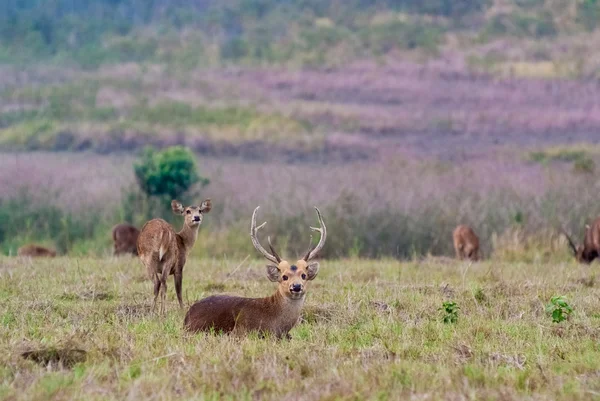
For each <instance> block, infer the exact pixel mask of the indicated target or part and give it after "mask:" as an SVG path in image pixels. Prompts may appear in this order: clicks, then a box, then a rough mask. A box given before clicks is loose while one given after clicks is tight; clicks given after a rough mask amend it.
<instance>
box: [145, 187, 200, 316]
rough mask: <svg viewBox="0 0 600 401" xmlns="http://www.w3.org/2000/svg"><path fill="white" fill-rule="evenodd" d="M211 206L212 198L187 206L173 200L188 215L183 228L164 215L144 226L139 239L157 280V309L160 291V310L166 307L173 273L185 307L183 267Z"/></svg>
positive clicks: (173, 206)
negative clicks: (175, 228) (196, 204)
mask: <svg viewBox="0 0 600 401" xmlns="http://www.w3.org/2000/svg"><path fill="white" fill-rule="evenodd" d="M211 208H212V204H211V201H210V199H206V200H205V201H204V202H202V204H201V205H200V206H188V207H185V208H184V207H183V205H182V204H181V203H180V202H178V201H176V200H173V201H171V209H172V210H173V213H175V214H178V215H181V216H183V217H184V222H183V228H182V229H181V231H179V232H178V233H177V232H175V230H174V229H173V227H172V226H171V225H170V224H169V223H167V222H166V221H164V220H163V219H152V220H150V221H148V222H147V223H146V224H144V226H143V227H142V230H141V232H140V235H139V237H138V241H137V251H138V255H139V257H140V260H141V261H142V263H143V264H144V266H146V270H147V271H148V275H149V276H150V278H151V279H152V282H153V283H154V302H153V303H152V310H153V311H154V309H155V308H156V299H157V298H158V294H159V292H160V294H161V308H160V312H161V313H164V311H165V302H166V297H167V278H168V277H169V275H170V274H172V275H173V276H174V281H175V292H176V293H177V300H178V301H179V307H180V308H183V300H182V299H181V286H182V281H183V267H184V265H185V262H186V259H187V257H188V255H189V253H190V251H191V250H192V247H193V246H194V243H195V242H196V239H197V238H198V228H199V227H200V225H201V224H202V219H203V216H204V214H206V213H208V212H210V209H211Z"/></svg>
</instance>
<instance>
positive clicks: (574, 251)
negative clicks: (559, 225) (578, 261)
mask: <svg viewBox="0 0 600 401" xmlns="http://www.w3.org/2000/svg"><path fill="white" fill-rule="evenodd" d="M561 231H562V233H563V235H564V236H565V237H566V238H567V241H569V246H570V247H571V249H572V250H573V253H574V254H575V255H576V254H577V247H576V246H575V243H574V242H573V240H572V239H571V237H570V236H569V234H567V232H566V231H565V229H564V228H563V229H561Z"/></svg>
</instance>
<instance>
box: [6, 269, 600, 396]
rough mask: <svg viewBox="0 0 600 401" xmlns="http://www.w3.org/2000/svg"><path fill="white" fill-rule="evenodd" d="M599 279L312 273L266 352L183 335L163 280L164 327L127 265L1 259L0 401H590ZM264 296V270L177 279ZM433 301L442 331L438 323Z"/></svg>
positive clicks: (548, 273)
mask: <svg viewBox="0 0 600 401" xmlns="http://www.w3.org/2000/svg"><path fill="white" fill-rule="evenodd" d="M598 272H599V267H598V264H594V265H592V266H581V265H578V264H576V263H574V262H570V263H559V264H552V265H549V264H507V263H502V262H493V261H488V262H482V263H476V264H472V265H470V266H469V265H468V264H463V263H459V262H456V261H452V260H450V259H445V258H443V259H442V258H440V259H425V260H422V261H414V262H398V261H394V260H380V261H370V260H353V259H348V260H337V261H334V260H331V261H329V260H324V261H322V262H321V270H320V273H319V276H318V277H317V278H316V279H315V281H313V282H312V283H311V286H310V287H309V289H308V297H307V302H306V305H305V309H304V313H303V317H302V321H301V323H300V324H298V325H297V326H296V327H295V328H294V329H293V330H292V332H291V336H292V339H291V340H282V341H277V340H275V339H272V338H267V339H259V338H258V337H256V336H251V337H249V338H243V339H239V338H234V337H230V336H226V335H225V336H220V335H210V334H209V335H204V334H201V335H189V334H186V333H184V332H183V330H182V322H183V316H184V311H180V310H179V309H178V308H177V302H176V300H175V294H174V288H173V284H172V280H170V281H169V289H168V305H167V307H168V309H167V316H166V317H160V316H157V315H154V314H152V313H151V311H150V306H151V286H150V282H148V281H146V279H145V276H144V274H143V268H142V266H141V263H140V262H139V261H138V260H136V259H132V258H128V257H125V258H121V259H113V258H105V259H85V258H83V259H75V258H57V259H55V260H28V259H19V258H14V257H13V258H7V257H4V258H1V259H0V322H1V323H0V399H4V400H19V399H29V400H31V399H44V400H46V399H53V400H69V399H87V400H89V399H98V400H100V399H102V400H106V399H141V398H144V399H178V400H179V399H201V400H202V399H206V400H220V399H225V400H228V399H230V400H233V399H236V400H237V399H242V400H255V399H265V400H314V399H321V400H322V399H325V400H334V399H335V400H363V399H379V400H387V399H415V400H421V399H428V400H435V399H450V400H466V399H477V400H482V399H490V400H511V399H533V400H567V399H568V400H574V399H576V400H583V399H590V400H592V399H600V292H599V291H598V283H597V281H596V279H595V278H596V276H597V274H598ZM272 291H274V285H273V284H272V283H270V282H269V281H268V280H267V279H266V277H265V270H264V263H263V261H258V260H256V261H248V260H228V259H211V260H208V259H192V260H190V261H188V263H187V265H186V269H185V273H184V300H185V302H186V304H188V305H189V304H190V303H191V302H193V301H194V300H196V299H198V298H201V297H204V296H207V295H209V294H213V293H219V292H227V293H235V294H243V295H246V296H266V295H270V293H271V292H272ZM555 295H564V296H565V297H566V299H567V301H568V302H569V304H570V305H571V306H572V307H573V309H574V312H573V313H572V315H571V316H570V318H569V319H568V320H567V321H564V322H562V323H553V322H552V319H551V317H550V315H549V314H548V313H547V312H546V311H545V306H546V304H547V303H548V302H549V300H550V298H551V297H552V296H555ZM445 301H453V302H456V303H457V305H458V306H459V307H460V309H459V311H458V321H457V322H456V323H448V324H445V323H443V322H442V318H443V314H442V312H441V311H439V310H438V308H440V307H441V306H442V303H443V302H445ZM39 350H49V352H45V353H44V352H38V353H29V354H26V355H29V359H25V358H24V357H23V353H27V352H28V351H39ZM52 350H54V354H53V353H52ZM76 350H80V351H76ZM56 355H58V357H57V356H56ZM32 359H37V360H38V361H39V360H42V361H44V362H42V363H39V362H36V361H34V360H32ZM57 359H62V361H63V362H59V363H57V362H56V360H57ZM47 360H51V361H54V362H50V364H49V365H48V364H47V363H45V361H47Z"/></svg>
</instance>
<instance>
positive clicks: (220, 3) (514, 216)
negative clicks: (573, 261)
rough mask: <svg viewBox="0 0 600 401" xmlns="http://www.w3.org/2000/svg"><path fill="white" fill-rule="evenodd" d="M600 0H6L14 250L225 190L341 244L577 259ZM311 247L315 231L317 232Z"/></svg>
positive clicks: (199, 248)
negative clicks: (463, 247)
mask: <svg viewBox="0 0 600 401" xmlns="http://www.w3.org/2000/svg"><path fill="white" fill-rule="evenodd" d="M599 28H600V1H599V0H461V1H456V0H380V1H366V0H148V1H140V0H78V1H73V0H3V1H2V2H1V4H0V251H1V252H2V253H4V254H15V251H16V249H17V248H18V247H19V246H21V245H23V244H25V243H29V242H36V243H40V244H45V245H48V246H51V247H54V248H56V249H58V251H59V253H63V254H65V253H66V254H69V255H98V256H102V255H108V254H110V253H111V246H112V242H111V241H112V238H111V234H110V230H111V227H112V226H113V225H114V224H116V223H119V222H124V221H128V222H131V223H133V224H135V225H136V226H138V227H141V225H142V224H143V223H144V222H145V221H147V220H148V219H149V218H152V217H157V216H161V217H164V218H167V219H168V220H169V221H171V222H173V223H174V224H175V226H176V228H179V227H180V225H181V223H182V222H181V221H180V219H179V218H178V217H177V216H173V215H172V214H171V212H170V209H169V208H168V202H169V201H170V199H171V198H172V197H177V198H179V199H180V200H182V201H183V202H184V203H186V204H199V203H200V201H201V200H202V199H204V198H211V199H212V200H213V204H214V210H213V211H212V212H211V213H210V214H209V215H207V217H206V218H205V220H204V223H203V226H202V228H201V234H200V241H199V242H197V243H196V245H195V248H194V251H193V252H194V254H195V255H203V256H208V257H232V258H235V257H245V256H246V255H252V256H254V255H255V251H254V250H253V247H252V245H251V242H250V240H249V235H248V231H249V224H250V216H251V213H252V211H253V209H254V208H255V207H256V206H257V205H261V210H260V215H259V219H260V220H267V221H268V222H269V224H268V225H267V227H266V228H265V229H264V231H265V233H268V234H269V235H271V236H272V237H275V238H276V243H277V245H278V247H279V248H281V249H282V250H281V251H280V253H285V254H286V255H290V256H288V257H294V256H291V255H295V254H299V253H300V252H302V251H304V250H305V249H306V246H307V244H308V238H309V231H308V226H309V224H312V225H314V224H315V223H316V215H315V213H314V210H313V209H312V206H313V205H317V206H319V207H320V209H321V210H322V212H323V214H324V217H325V221H326V223H327V226H328V229H329V237H328V242H327V245H326V247H325V249H324V253H323V256H326V257H352V256H360V257H393V258H413V257H421V256H424V255H429V254H431V255H448V256H451V255H453V249H452V237H451V235H452V229H453V228H454V227H455V226H456V225H457V224H459V223H467V224H470V225H472V226H473V228H474V229H475V231H476V232H477V233H478V234H479V236H480V237H481V240H482V246H483V252H484V255H485V256H486V257H493V258H503V259H509V260H547V259H551V258H567V257H568V247H567V245H566V242H565V240H564V238H562V237H561V236H560V235H559V231H558V229H559V228H560V227H564V228H565V229H567V231H568V232H570V233H572V234H573V235H574V236H575V237H576V238H578V239H579V240H580V241H581V239H582V236H583V226H584V224H585V223H586V222H588V221H590V219H591V218H593V217H595V216H596V215H598V214H600V201H599V199H600V198H599V194H600V182H599V180H598V172H599V171H600V166H599V162H600V29H599ZM314 240H315V241H316V238H315V239H314Z"/></svg>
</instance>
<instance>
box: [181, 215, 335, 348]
mask: <svg viewBox="0 0 600 401" xmlns="http://www.w3.org/2000/svg"><path fill="white" fill-rule="evenodd" d="M315 209H316V211H317V216H318V218H319V224H320V226H321V228H315V227H310V229H311V230H313V231H318V232H319V233H320V236H321V238H320V239H319V243H318V244H317V245H316V246H315V247H314V248H312V249H311V248H310V247H309V250H308V252H307V253H306V255H305V256H304V257H303V258H302V259H300V260H298V261H296V262H295V263H294V264H290V263H289V262H288V261H286V260H283V259H281V257H279V255H278V254H277V252H276V251H275V249H274V248H273V245H272V244H271V238H268V241H269V248H270V249H271V253H269V252H267V251H266V250H265V248H263V247H262V245H261V244H260V242H259V241H258V238H257V236H256V234H257V232H258V230H260V229H261V228H262V227H264V225H265V224H267V223H266V222H264V223H263V224H261V225H260V226H258V227H256V212H257V211H258V207H257V208H256V209H254V213H252V223H251V226H250V239H251V240H252V244H254V247H255V248H256V250H257V251H259V252H260V253H261V254H262V255H263V256H264V257H265V258H267V260H269V262H271V263H272V264H269V265H267V277H268V278H269V280H271V281H273V282H276V283H279V284H278V286H277V291H275V293H274V294H273V295H271V296H270V297H266V298H244V297H237V296H230V295H212V296H210V297H208V298H204V299H202V300H200V301H197V302H196V303H194V304H193V305H192V306H191V307H190V309H189V310H188V312H187V314H186V315H185V320H184V327H185V329H186V330H188V331H191V332H198V331H209V330H215V331H222V332H225V333H228V332H233V333H234V334H238V335H243V334H245V333H247V332H250V331H258V332H259V333H261V334H263V335H264V334H266V333H271V334H273V335H275V336H276V337H278V338H282V337H284V336H285V337H288V338H289V331H290V330H291V329H292V327H294V325H295V324H296V323H297V322H298V319H299V318H300V312H301V310H302V306H303V305H304V298H305V294H306V284H307V281H310V280H314V279H315V277H316V276H317V273H318V272H319V263H318V262H316V261H314V260H313V259H314V258H315V257H316V256H317V254H318V253H319V251H320V250H321V249H322V248H323V245H325V239H326V238H327V229H326V227H325V223H324V222H323V217H322V216H321V212H320V211H319V209H317V208H316V207H315Z"/></svg>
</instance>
